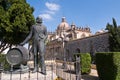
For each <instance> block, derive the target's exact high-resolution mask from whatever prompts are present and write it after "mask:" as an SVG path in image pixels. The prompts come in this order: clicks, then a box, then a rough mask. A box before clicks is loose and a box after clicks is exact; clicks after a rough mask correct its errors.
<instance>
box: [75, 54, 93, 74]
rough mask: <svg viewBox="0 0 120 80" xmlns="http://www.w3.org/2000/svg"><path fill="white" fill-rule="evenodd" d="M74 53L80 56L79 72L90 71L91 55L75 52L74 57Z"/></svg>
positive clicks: (85, 72) (86, 72)
mask: <svg viewBox="0 0 120 80" xmlns="http://www.w3.org/2000/svg"><path fill="white" fill-rule="evenodd" d="M76 55H77V56H80V64H81V65H80V67H81V74H88V73H90V71H91V56H90V54H89V53H77V54H75V55H74V57H75V56H76ZM75 66H76V65H75ZM75 66H74V67H75Z"/></svg>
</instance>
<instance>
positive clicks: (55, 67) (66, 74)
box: [1, 62, 99, 80]
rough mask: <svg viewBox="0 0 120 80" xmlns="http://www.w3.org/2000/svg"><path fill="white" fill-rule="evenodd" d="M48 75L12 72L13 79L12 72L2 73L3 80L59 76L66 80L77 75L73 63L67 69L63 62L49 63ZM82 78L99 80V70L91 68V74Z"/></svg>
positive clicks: (40, 79) (45, 79)
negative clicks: (63, 67)
mask: <svg viewBox="0 0 120 80" xmlns="http://www.w3.org/2000/svg"><path fill="white" fill-rule="evenodd" d="M46 66H47V75H42V74H41V73H37V72H36V73H31V72H30V74H29V72H27V73H24V74H21V75H20V74H12V79H10V78H11V75H10V74H5V73H2V77H1V80H55V79H56V78H57V76H59V77H61V78H63V79H64V80H76V75H75V72H74V67H73V65H68V68H67V69H62V68H61V66H62V64H61V63H57V64H56V63H51V62H50V63H47V65H46ZM81 77H82V79H81V80H99V78H98V75H97V71H96V70H95V69H91V73H90V74H89V75H82V76H81Z"/></svg>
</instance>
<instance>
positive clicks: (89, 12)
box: [27, 0, 120, 33]
mask: <svg viewBox="0 0 120 80" xmlns="http://www.w3.org/2000/svg"><path fill="white" fill-rule="evenodd" d="M27 2H28V3H29V4H30V5H31V6H32V7H34V9H35V11H34V13H33V15H34V17H35V18H36V17H37V16H41V17H43V21H44V24H45V25H46V26H47V29H48V31H55V30H56V29H57V26H58V25H59V24H60V22H61V18H62V17H63V16H64V17H66V20H67V22H68V23H69V24H72V22H73V23H74V24H76V26H78V27H85V26H89V27H90V29H91V32H92V33H95V32H96V31H98V30H101V29H105V27H106V24H107V23H108V22H109V23H110V24H112V18H115V19H116V22H117V24H118V25H119V24H120V0H27Z"/></svg>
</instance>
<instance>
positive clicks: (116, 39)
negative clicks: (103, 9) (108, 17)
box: [106, 18, 120, 51]
mask: <svg viewBox="0 0 120 80" xmlns="http://www.w3.org/2000/svg"><path fill="white" fill-rule="evenodd" d="M106 29H107V30H108V31H109V34H110V35H109V44H110V46H109V49H110V51H120V26H117V23H116V21H115V19H114V18H113V24H112V25H111V24H109V23H108V24H107V26H106Z"/></svg>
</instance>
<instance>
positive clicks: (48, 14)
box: [39, 2, 60, 20]
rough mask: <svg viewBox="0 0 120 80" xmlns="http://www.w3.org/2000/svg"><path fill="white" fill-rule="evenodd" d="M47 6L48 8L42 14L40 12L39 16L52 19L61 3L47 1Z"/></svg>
mask: <svg viewBox="0 0 120 80" xmlns="http://www.w3.org/2000/svg"><path fill="white" fill-rule="evenodd" d="M45 6H46V7H47V9H46V10H45V11H44V12H42V14H40V15H39V16H40V17H42V18H43V19H45V20H52V19H53V15H55V14H56V12H57V11H59V9H60V5H58V4H55V3H49V2H46V3H45Z"/></svg>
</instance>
